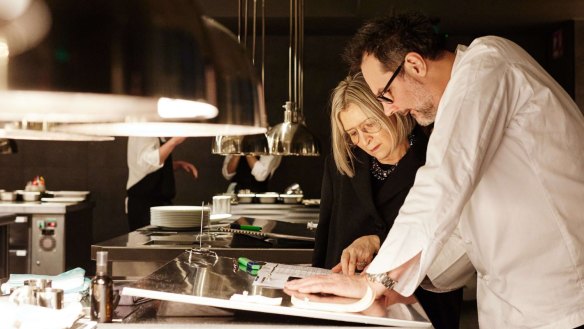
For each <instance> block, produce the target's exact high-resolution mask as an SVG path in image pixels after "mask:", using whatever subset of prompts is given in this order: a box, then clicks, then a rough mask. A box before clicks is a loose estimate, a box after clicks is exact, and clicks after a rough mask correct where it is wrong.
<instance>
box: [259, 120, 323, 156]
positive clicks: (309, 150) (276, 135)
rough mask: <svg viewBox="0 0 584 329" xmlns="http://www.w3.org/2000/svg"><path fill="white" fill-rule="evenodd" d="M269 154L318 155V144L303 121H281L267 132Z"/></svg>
mask: <svg viewBox="0 0 584 329" xmlns="http://www.w3.org/2000/svg"><path fill="white" fill-rule="evenodd" d="M266 135H267V136H268V141H269V144H270V154H274V155H299V156H318V155H320V144H319V142H318V140H317V139H316V137H315V136H314V134H313V133H312V132H310V131H309V130H308V128H307V127H306V126H305V125H304V124H303V123H294V122H286V121H285V122H283V123H280V124H278V125H276V126H274V127H273V128H272V129H270V130H269V131H268V132H267V134H266Z"/></svg>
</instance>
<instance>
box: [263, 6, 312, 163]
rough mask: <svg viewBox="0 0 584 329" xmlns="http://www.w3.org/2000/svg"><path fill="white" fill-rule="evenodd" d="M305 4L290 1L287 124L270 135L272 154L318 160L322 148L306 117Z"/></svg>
mask: <svg viewBox="0 0 584 329" xmlns="http://www.w3.org/2000/svg"><path fill="white" fill-rule="evenodd" d="M303 48H304V0H290V50H289V55H290V56H289V63H288V69H289V72H288V97H289V99H290V100H289V101H287V102H286V103H285V104H284V122H282V123H280V124H278V125H276V126H274V127H273V128H271V129H270V130H269V131H268V132H267V133H266V136H267V137H268V144H269V147H270V154H274V155H299V156H318V155H320V145H319V142H318V140H317V138H316V136H315V135H314V134H313V133H312V132H311V131H310V130H309V129H308V127H307V126H306V122H305V118H304V115H303V107H304V95H303V87H304V86H303V85H304V81H303V76H304V74H303V56H304V53H303V51H304V49H303Z"/></svg>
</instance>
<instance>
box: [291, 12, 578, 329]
mask: <svg viewBox="0 0 584 329" xmlns="http://www.w3.org/2000/svg"><path fill="white" fill-rule="evenodd" d="M443 44H444V42H443V38H442V36H441V35H439V34H438V33H436V32H435V27H434V26H433V25H432V24H431V22H430V20H429V19H428V18H427V17H424V16H422V15H419V14H407V15H400V16H396V17H390V18H381V19H376V20H373V21H371V22H369V23H367V24H365V25H364V26H363V27H362V28H361V29H360V30H359V31H358V32H357V34H356V35H355V37H354V38H353V40H352V42H351V43H350V44H349V46H348V48H347V50H346V52H345V58H346V59H347V60H348V62H349V64H351V66H352V68H353V69H360V70H361V71H362V72H363V75H364V77H365V79H366V81H367V83H368V84H369V87H370V88H371V90H372V91H373V92H374V93H375V94H376V95H377V96H378V99H379V100H380V102H382V103H383V106H384V110H385V113H386V115H403V114H408V113H409V114H411V115H412V116H413V117H414V118H415V119H416V121H418V123H420V124H422V125H429V124H431V123H434V130H433V133H432V135H431V137H430V141H429V143H428V153H427V160H426V165H425V166H424V167H422V168H420V170H419V171H418V173H417V176H416V181H415V183H414V186H413V187H412V189H411V190H410V193H409V195H408V197H407V199H406V201H405V203H404V205H403V207H402V208H401V210H400V214H399V216H398V217H397V219H396V221H395V223H394V225H393V227H392V229H391V231H390V233H389V235H388V237H387V239H386V240H385V242H384V243H383V245H382V247H381V249H380V251H379V253H378V255H377V257H376V258H375V259H374V261H373V262H372V263H371V265H370V266H369V267H368V269H367V271H366V272H367V275H364V276H361V277H343V276H340V275H336V276H329V277H325V278H323V277H313V278H308V279H304V280H298V281H292V282H289V283H288V284H287V288H288V289H291V290H298V291H300V292H304V293H306V292H325V293H333V294H337V295H344V296H352V297H359V296H362V295H363V294H364V292H365V290H366V289H367V286H368V285H369V286H370V287H372V288H373V290H374V291H375V292H376V295H377V296H380V295H383V294H386V295H387V294H391V290H392V289H393V290H395V291H396V292H398V293H400V294H402V295H405V296H408V295H411V294H412V293H413V292H414V289H415V288H416V287H417V286H418V285H419V284H420V282H421V281H422V280H423V279H424V277H425V274H426V272H427V271H428V269H429V267H430V265H431V264H432V262H433V260H434V259H435V258H436V257H437V255H438V254H439V252H440V250H441V248H442V246H443V245H444V243H445V242H446V240H447V239H448V237H449V236H450V234H451V233H452V231H453V230H454V229H455V228H456V227H457V226H458V227H459V229H460V236H461V241H463V245H464V246H465V247H464V248H465V249H466V253H467V255H468V258H469V259H470V261H471V262H472V264H473V265H474V267H475V268H476V270H477V275H478V282H477V289H478V290H477V302H478V312H479V324H480V326H481V328H574V327H578V326H582V325H583V324H584V208H583V207H584V206H583V205H584V117H583V116H582V113H581V112H580V110H579V109H578V107H577V106H576V104H575V103H574V101H573V100H572V99H571V98H570V96H569V95H568V94H567V93H566V92H565V91H564V90H563V89H562V88H561V87H560V85H559V84H558V83H557V82H556V81H554V79H552V77H550V76H549V74H547V73H546V72H545V71H544V70H543V69H542V68H541V67H540V66H539V65H538V63H537V62H536V61H535V60H534V59H533V58H531V56H529V54H527V53H526V52H525V51H524V50H523V49H521V48H520V47H519V46H517V45H516V44H514V43H512V42H510V41H509V40H505V39H502V38H498V37H493V36H489V37H482V38H478V39H475V40H474V41H473V42H472V43H471V44H470V45H469V46H468V47H466V46H461V45H459V46H458V48H457V49H456V52H454V53H453V52H449V51H446V50H445V48H443Z"/></svg>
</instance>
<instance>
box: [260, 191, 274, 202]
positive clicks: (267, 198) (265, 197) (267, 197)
mask: <svg viewBox="0 0 584 329" xmlns="http://www.w3.org/2000/svg"><path fill="white" fill-rule="evenodd" d="M256 198H258V199H259V200H260V203H276V200H277V199H278V193H274V192H267V193H263V194H256Z"/></svg>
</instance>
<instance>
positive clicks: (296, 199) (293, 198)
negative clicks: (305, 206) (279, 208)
mask: <svg viewBox="0 0 584 329" xmlns="http://www.w3.org/2000/svg"><path fill="white" fill-rule="evenodd" d="M303 197H304V195H303V194H280V199H282V202H284V203H300V202H302V198H303Z"/></svg>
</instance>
